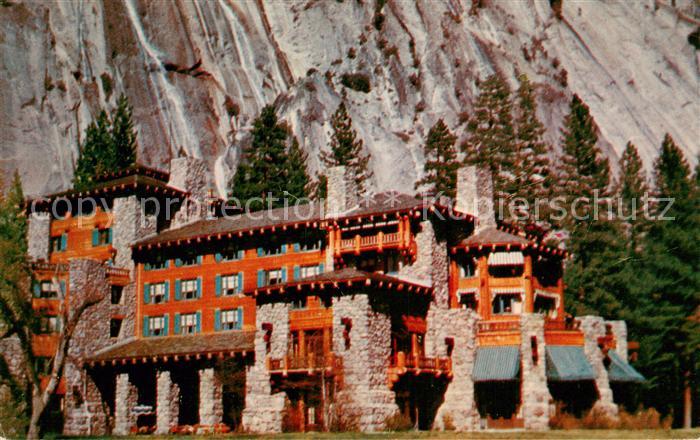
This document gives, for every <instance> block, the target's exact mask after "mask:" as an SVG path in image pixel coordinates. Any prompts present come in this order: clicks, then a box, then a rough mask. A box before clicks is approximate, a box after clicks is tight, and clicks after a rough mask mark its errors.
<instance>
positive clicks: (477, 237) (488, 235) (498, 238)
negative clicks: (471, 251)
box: [462, 228, 531, 246]
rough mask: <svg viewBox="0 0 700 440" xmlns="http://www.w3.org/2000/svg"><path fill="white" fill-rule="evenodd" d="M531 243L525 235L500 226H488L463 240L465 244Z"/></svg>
mask: <svg viewBox="0 0 700 440" xmlns="http://www.w3.org/2000/svg"><path fill="white" fill-rule="evenodd" d="M528 243H531V241H530V240H528V239H527V238H525V237H521V236H520V235H515V234H511V233H509V232H505V231H502V230H500V229H498V228H486V229H484V230H482V231H479V232H478V233H476V234H474V235H472V236H469V237H467V238H465V239H464V240H462V244H463V245H465V246H472V245H477V244H518V245H520V244H528Z"/></svg>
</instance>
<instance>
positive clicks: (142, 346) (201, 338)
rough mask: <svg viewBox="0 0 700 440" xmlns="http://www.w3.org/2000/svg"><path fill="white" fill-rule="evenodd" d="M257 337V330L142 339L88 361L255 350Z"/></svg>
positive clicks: (104, 351)
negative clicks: (254, 345) (255, 331)
mask: <svg viewBox="0 0 700 440" xmlns="http://www.w3.org/2000/svg"><path fill="white" fill-rule="evenodd" d="M254 338H255V333H254V332H242V331H230V332H218V333H211V334H202V335H187V336H164V337H152V338H139V339H134V340H131V341H128V342H125V343H120V344H115V345H113V346H110V347H107V348H105V349H104V350H101V351H98V352H97V353H95V355H93V356H91V357H89V358H88V359H86V361H87V362H100V361H112V360H115V361H116V360H127V359H141V358H153V357H162V356H176V355H177V356H184V355H188V354H200V355H201V354H204V355H206V354H207V353H231V352H247V351H253V344H254Z"/></svg>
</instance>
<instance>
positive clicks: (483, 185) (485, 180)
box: [455, 165, 496, 232]
mask: <svg viewBox="0 0 700 440" xmlns="http://www.w3.org/2000/svg"><path fill="white" fill-rule="evenodd" d="M455 210H456V211H459V212H461V213H464V214H469V215H473V216H474V218H475V219H476V223H475V232H479V231H481V230H484V229H486V228H490V227H496V214H495V211H494V207H493V178H492V176H491V171H489V170H488V169H484V168H479V167H476V166H473V165H469V166H463V167H461V168H460V169H459V170H457V200H455Z"/></svg>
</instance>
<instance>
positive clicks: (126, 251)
mask: <svg viewBox="0 0 700 440" xmlns="http://www.w3.org/2000/svg"><path fill="white" fill-rule="evenodd" d="M152 203H153V202H151V201H147V202H145V203H144V204H145V205H146V206H150V204H152ZM161 209H164V208H163V207H161ZM112 212H113V217H114V221H113V223H112V246H113V247H114V249H115V250H116V251H117V255H116V257H115V260H114V264H115V266H117V267H121V268H125V269H129V270H133V269H134V260H133V259H132V258H131V245H132V244H134V243H135V242H137V241H138V240H140V239H142V238H145V237H147V236H149V235H152V234H155V233H156V218H155V216H147V215H145V213H144V212H143V209H142V206H141V201H140V200H139V199H138V198H137V197H136V196H129V197H120V198H117V199H115V200H114V208H113V210H112Z"/></svg>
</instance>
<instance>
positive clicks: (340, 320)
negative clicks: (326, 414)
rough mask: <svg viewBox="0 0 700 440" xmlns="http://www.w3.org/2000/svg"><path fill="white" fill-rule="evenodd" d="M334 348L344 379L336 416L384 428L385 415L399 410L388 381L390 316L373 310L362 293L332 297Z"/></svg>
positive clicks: (362, 428)
mask: <svg viewBox="0 0 700 440" xmlns="http://www.w3.org/2000/svg"><path fill="white" fill-rule="evenodd" d="M344 321H345V323H347V324H349V325H350V331H349V332H347V326H346V324H344ZM345 335H347V336H348V337H349V346H348V344H346V338H345ZM333 351H334V353H335V354H336V355H338V356H340V357H341V358H342V362H343V381H344V383H343V387H342V389H341V390H340V391H339V392H338V393H337V394H336V402H335V407H336V414H335V416H336V417H338V416H340V417H347V418H348V419H347V421H348V423H350V424H357V427H358V429H359V430H360V431H364V432H366V431H379V430H381V429H383V428H384V422H385V421H386V419H387V418H388V417H390V416H392V415H393V414H395V413H396V412H397V411H398V410H399V408H398V406H397V405H396V398H395V395H394V392H393V391H391V390H390V389H389V387H388V383H387V381H388V377H387V368H388V367H389V357H390V355H391V320H390V317H389V316H387V315H385V314H382V313H379V312H376V311H374V310H373V308H372V306H371V305H370V301H369V297H368V296H367V295H365V294H355V295H352V296H341V297H339V298H334V299H333Z"/></svg>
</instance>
